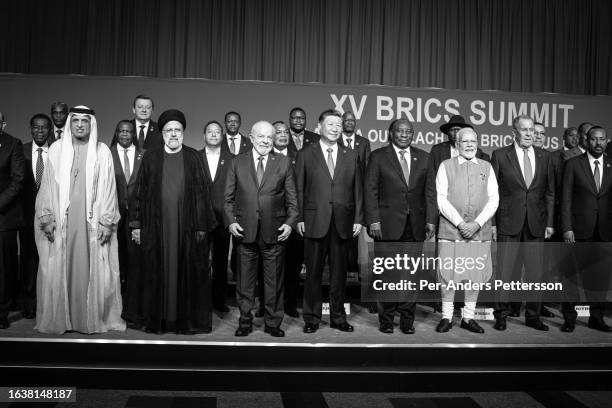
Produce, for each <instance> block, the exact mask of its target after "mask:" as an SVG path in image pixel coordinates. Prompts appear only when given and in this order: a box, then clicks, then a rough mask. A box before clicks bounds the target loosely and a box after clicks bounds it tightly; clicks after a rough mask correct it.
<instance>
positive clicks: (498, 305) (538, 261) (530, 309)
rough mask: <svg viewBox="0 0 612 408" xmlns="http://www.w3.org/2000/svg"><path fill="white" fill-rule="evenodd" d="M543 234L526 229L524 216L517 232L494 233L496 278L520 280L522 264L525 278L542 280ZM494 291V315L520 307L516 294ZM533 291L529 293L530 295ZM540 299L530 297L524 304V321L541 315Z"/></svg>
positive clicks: (530, 280) (496, 316) (527, 227)
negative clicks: (506, 233)
mask: <svg viewBox="0 0 612 408" xmlns="http://www.w3.org/2000/svg"><path fill="white" fill-rule="evenodd" d="M543 242H544V238H543V237H535V236H533V235H532V234H531V232H530V231H529V226H528V225H527V217H525V220H524V222H523V228H522V229H521V232H520V233H518V234H517V235H501V234H498V235H497V244H498V245H497V248H498V250H497V270H496V279H501V280H503V281H504V282H510V281H520V280H521V272H522V269H523V266H524V267H525V275H524V279H523V281H524V282H541V281H542V275H543V271H544V245H543ZM506 295H507V294H506V293H498V294H496V302H495V311H494V312H493V315H494V316H495V318H496V319H500V318H504V319H505V318H506V317H507V316H508V315H509V314H510V312H512V311H518V310H520V308H521V301H520V299H519V298H518V295H516V294H515V293H511V294H510V295H509V296H506ZM534 296H536V295H534V294H530V297H531V298H533V297H534ZM541 306H542V305H541V302H539V301H537V300H535V301H533V300H532V301H529V302H526V305H525V321H531V320H537V319H539V318H540V312H541Z"/></svg>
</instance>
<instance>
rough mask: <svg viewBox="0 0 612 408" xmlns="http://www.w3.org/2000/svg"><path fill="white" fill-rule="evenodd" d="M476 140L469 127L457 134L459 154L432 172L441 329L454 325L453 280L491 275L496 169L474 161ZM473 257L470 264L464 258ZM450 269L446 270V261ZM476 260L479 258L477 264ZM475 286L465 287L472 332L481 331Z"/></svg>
mask: <svg viewBox="0 0 612 408" xmlns="http://www.w3.org/2000/svg"><path fill="white" fill-rule="evenodd" d="M477 148H478V138H477V136H476V132H474V130H473V129H472V128H471V127H465V128H463V129H461V130H459V131H458V132H457V149H458V150H459V156H457V157H453V158H451V159H448V160H445V161H444V162H442V165H441V166H440V168H439V169H438V174H437V176H436V190H437V193H438V208H439V210H440V223H439V230H438V240H439V245H438V247H439V254H438V257H439V258H440V260H441V261H440V264H441V266H440V269H439V271H438V279H439V280H440V282H441V283H442V286H441V293H442V319H441V320H440V323H439V324H438V326H437V327H436V331H438V332H440V333H444V332H447V331H448V330H449V329H450V328H451V327H452V318H453V300H454V297H455V289H454V288H453V283H454V284H456V283H458V282H473V283H484V282H487V281H488V280H489V278H490V277H491V247H490V245H491V239H492V230H491V218H492V217H493V215H494V214H495V211H496V210H497V206H498V204H499V193H498V190H497V188H498V186H497V180H496V178H495V173H494V172H493V171H492V170H491V165H490V164H489V162H487V161H484V160H481V159H477V158H476V151H477ZM460 258H465V259H467V258H473V259H474V260H475V262H474V264H473V267H472V268H468V267H467V265H468V263H467V262H465V259H464V260H462V261H461V262H459V260H460ZM446 259H452V260H453V265H454V267H450V268H447V267H445V265H448V264H447V263H446V262H445V260H446ZM478 259H480V262H478ZM478 292H479V291H478V289H466V290H465V307H464V308H463V318H462V320H461V327H462V328H464V329H467V330H469V331H472V332H474V333H484V330H483V329H482V327H480V325H478V323H476V321H475V320H474V311H475V308H476V300H477V298H478Z"/></svg>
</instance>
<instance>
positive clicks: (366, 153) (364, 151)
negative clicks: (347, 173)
mask: <svg viewBox="0 0 612 408" xmlns="http://www.w3.org/2000/svg"><path fill="white" fill-rule="evenodd" d="M354 137H355V141H354V142H353V146H354V149H355V151H356V152H357V155H358V156H359V160H361V165H362V166H363V168H364V169H365V168H366V166H367V165H368V161H369V160H370V154H371V153H372V149H371V147H370V141H369V140H368V139H366V138H365V137H362V136H359V135H354ZM339 143H340V144H341V145H342V146H343V147H348V145H345V144H344V135H342V136H341V137H340V140H339Z"/></svg>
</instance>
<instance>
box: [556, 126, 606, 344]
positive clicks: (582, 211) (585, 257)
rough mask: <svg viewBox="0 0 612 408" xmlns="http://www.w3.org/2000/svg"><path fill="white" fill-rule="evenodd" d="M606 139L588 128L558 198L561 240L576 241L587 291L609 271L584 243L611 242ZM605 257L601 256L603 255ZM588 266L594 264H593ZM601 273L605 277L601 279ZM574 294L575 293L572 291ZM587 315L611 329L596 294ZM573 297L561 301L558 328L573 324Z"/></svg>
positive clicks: (591, 324)
mask: <svg viewBox="0 0 612 408" xmlns="http://www.w3.org/2000/svg"><path fill="white" fill-rule="evenodd" d="M607 144H608V138H607V135H606V131H605V129H603V128H601V127H599V126H593V127H591V128H590V130H589V131H588V134H587V152H586V153H585V154H583V155H580V156H578V157H575V158H572V159H570V160H568V161H567V163H566V164H565V171H564V177H563V190H562V191H563V193H562V194H563V195H562V199H561V223H562V224H561V225H562V229H563V239H564V241H565V242H569V243H577V244H576V245H575V246H574V254H575V257H576V261H577V264H578V270H579V271H580V273H581V275H582V280H583V283H584V285H585V288H586V289H587V290H590V291H591V293H593V290H594V289H595V290H601V289H600V288H604V289H603V290H604V291H605V288H607V287H608V286H607V283H608V280H609V279H608V278H607V275H608V273H609V271H607V270H606V271H604V270H602V268H601V264H600V263H599V262H600V259H598V256H600V255H601V254H598V252H597V248H598V247H597V246H593V247H591V246H587V245H585V244H584V243H585V242H610V241H612V219H611V218H610V208H612V204H611V200H610V194H611V193H612V160H611V159H610V157H608V156H605V155H604V154H603V153H604V151H605V150H606V145H607ZM604 256H605V255H604ZM592 265H596V266H595V267H593V266H592ZM604 276H605V278H604ZM576 296H577V294H576ZM589 297H590V298H589V299H587V300H588V301H589V304H590V308H589V309H590V316H589V322H588V326H589V327H590V328H592V329H595V330H599V331H602V332H612V327H610V326H609V325H607V324H606V323H605V321H604V311H605V305H606V304H605V303H604V302H603V301H602V300H605V299H601V298H600V296H599V295H598V294H596V295H593V294H591V295H590V296H589ZM575 304H576V302H575V299H570V301H569V302H564V303H563V304H562V309H561V310H562V313H563V317H564V319H565V322H564V323H563V326H561V331H563V332H572V331H574V328H575V325H576V315H577V313H576V311H575V308H574V306H575Z"/></svg>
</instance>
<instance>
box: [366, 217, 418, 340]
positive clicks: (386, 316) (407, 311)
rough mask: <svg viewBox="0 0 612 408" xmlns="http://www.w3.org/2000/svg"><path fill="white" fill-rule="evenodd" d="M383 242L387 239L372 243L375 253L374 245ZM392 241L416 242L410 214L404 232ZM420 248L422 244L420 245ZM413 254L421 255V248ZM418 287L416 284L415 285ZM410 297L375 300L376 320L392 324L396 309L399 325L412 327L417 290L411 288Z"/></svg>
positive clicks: (382, 243)
mask: <svg viewBox="0 0 612 408" xmlns="http://www.w3.org/2000/svg"><path fill="white" fill-rule="evenodd" d="M385 242H389V241H376V242H375V243H374V252H375V253H376V247H377V246H379V245H384V243H385ZM393 242H416V239H415V238H414V234H413V233H412V225H411V224H410V215H409V216H408V217H407V218H406V225H404V232H403V233H402V236H401V237H400V239H398V240H397V241H393ZM421 248H422V245H421ZM417 252H418V253H416V254H414V256H416V257H418V256H421V250H418V251H417ZM417 289H418V286H417ZM409 293H410V299H409V300H408V301H404V302H377V306H378V322H379V323H380V324H381V325H383V324H393V318H394V317H395V312H396V311H397V312H398V313H399V315H400V326H401V327H406V328H408V327H412V325H413V323H414V312H415V310H416V301H417V297H418V293H419V292H418V290H411V291H409Z"/></svg>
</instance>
